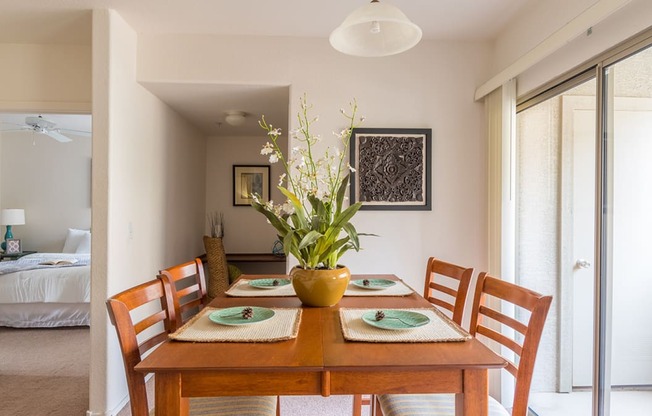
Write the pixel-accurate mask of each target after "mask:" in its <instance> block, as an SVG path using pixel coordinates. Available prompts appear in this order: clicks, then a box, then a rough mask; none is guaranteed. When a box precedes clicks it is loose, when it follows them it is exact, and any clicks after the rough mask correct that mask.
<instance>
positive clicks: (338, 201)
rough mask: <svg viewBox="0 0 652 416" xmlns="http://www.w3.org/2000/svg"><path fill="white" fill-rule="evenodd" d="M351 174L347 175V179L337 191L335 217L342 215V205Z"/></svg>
mask: <svg viewBox="0 0 652 416" xmlns="http://www.w3.org/2000/svg"><path fill="white" fill-rule="evenodd" d="M350 177H351V174H348V175H346V177H345V178H344V179H343V180H342V183H340V187H339V188H338V189H337V198H336V204H335V216H338V215H340V212H342V204H343V203H344V195H345V194H346V187H347V185H348V184H349V179H350Z"/></svg>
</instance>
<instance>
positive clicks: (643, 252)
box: [600, 48, 652, 416]
mask: <svg viewBox="0 0 652 416" xmlns="http://www.w3.org/2000/svg"><path fill="white" fill-rule="evenodd" d="M603 73H604V83H603V85H604V86H603V94H602V95H603V97H604V98H603V101H604V111H603V114H604V119H603V124H604V130H605V134H604V137H605V140H604V143H603V149H604V150H603V157H602V161H603V163H602V164H603V166H602V172H603V175H604V177H603V181H602V198H601V199H602V210H601V211H602V213H603V220H602V233H601V234H602V239H601V240H602V244H601V246H600V248H601V256H602V270H601V276H600V280H601V284H602V285H604V286H605V288H606V290H605V291H604V296H603V300H602V301H603V303H604V312H603V314H602V315H603V317H604V326H603V331H604V339H603V340H602V341H603V342H604V352H605V353H604V357H603V361H604V364H605V371H604V386H608V387H610V388H609V389H607V388H605V395H604V396H605V399H604V408H605V409H610V410H611V412H610V413H608V412H606V411H605V413H604V414H605V415H606V414H611V415H614V416H616V415H631V416H637V415H644V414H645V415H649V414H650V411H649V410H648V409H650V408H652V325H650V324H649V318H648V311H650V310H651V309H652V307H651V305H652V275H651V273H650V260H651V259H652V239H651V238H650V236H651V235H652V215H651V214H652V162H651V160H652V49H650V48H648V49H646V50H643V51H640V52H638V53H636V54H635V55H633V56H630V57H628V58H626V59H624V60H622V61H618V62H616V63H614V64H612V65H609V66H606V67H605V68H604V72H603ZM607 391H608V392H609V393H610V394H609V393H607ZM643 409H646V411H643Z"/></svg>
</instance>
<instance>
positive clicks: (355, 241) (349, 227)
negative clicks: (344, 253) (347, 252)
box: [342, 222, 360, 251]
mask: <svg viewBox="0 0 652 416" xmlns="http://www.w3.org/2000/svg"><path fill="white" fill-rule="evenodd" d="M342 228H343V229H344V231H345V232H346V234H347V235H348V236H349V238H350V239H351V245H352V246H353V249H355V251H360V239H359V238H358V232H357V231H356V229H355V227H354V226H353V224H351V223H350V222H349V223H347V224H345V225H344V227H342Z"/></svg>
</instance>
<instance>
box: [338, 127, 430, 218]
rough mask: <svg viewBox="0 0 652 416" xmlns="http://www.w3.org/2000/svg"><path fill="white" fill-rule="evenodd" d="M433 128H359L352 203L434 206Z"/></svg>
mask: <svg viewBox="0 0 652 416" xmlns="http://www.w3.org/2000/svg"><path fill="white" fill-rule="evenodd" d="M431 137H432V129H396V128H393V129H384V128H357V129H353V131H352V133H351V143H350V145H349V148H350V151H351V154H350V159H349V160H350V162H349V163H350V164H351V166H352V167H353V168H354V169H355V171H354V172H352V173H351V187H350V192H351V203H354V202H358V201H359V202H362V207H361V208H360V209H363V210H411V211H416V210H423V211H430V210H431V209H432V203H431V195H430V182H431V181H430V175H431V166H430V160H431V154H430V145H431V144H430V142H431Z"/></svg>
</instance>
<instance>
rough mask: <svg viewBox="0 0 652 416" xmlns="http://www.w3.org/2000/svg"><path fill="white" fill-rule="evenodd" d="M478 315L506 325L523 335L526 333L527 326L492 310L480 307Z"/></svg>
mask: <svg viewBox="0 0 652 416" xmlns="http://www.w3.org/2000/svg"><path fill="white" fill-rule="evenodd" d="M480 314H481V315H484V316H486V317H488V318H491V319H493V320H494V321H497V322H500V323H501V324H504V325H507V326H508V327H510V328H512V329H514V330H516V331H518V332H520V333H521V334H523V335H525V333H526V332H527V325H525V324H523V323H522V322H519V321H517V320H516V319H514V318H511V317H509V316H507V315H505V314H503V313H500V312H498V311H496V310H494V309H490V308H487V307H485V306H480Z"/></svg>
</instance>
